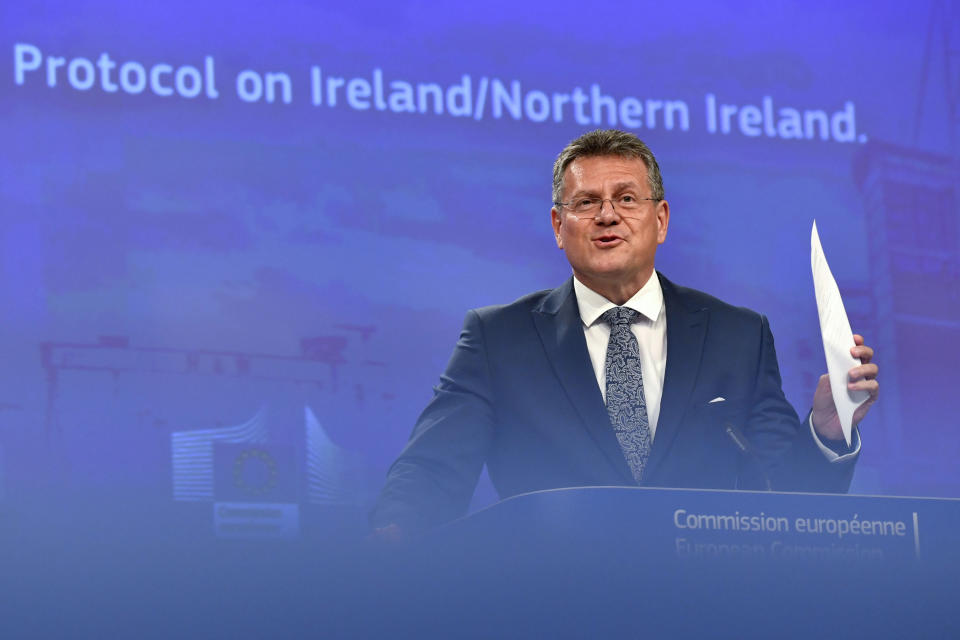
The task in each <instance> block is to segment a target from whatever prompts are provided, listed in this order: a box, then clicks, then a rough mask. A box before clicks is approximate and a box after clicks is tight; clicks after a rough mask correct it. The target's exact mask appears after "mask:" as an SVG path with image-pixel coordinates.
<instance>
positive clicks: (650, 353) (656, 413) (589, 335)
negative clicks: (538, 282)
mask: <svg viewBox="0 0 960 640" xmlns="http://www.w3.org/2000/svg"><path fill="white" fill-rule="evenodd" d="M573 291H574V294H575V295H576V296H577V306H578V307H580V320H581V321H582V322H583V335H584V337H585V338H586V339H587V351H588V352H589V353H590V362H591V364H593V373H594V374H595V375H596V377H597V384H598V385H600V393H602V394H603V401H604V402H606V401H607V377H606V373H605V372H604V365H605V364H606V361H607V343H608V342H610V327H609V325H607V323H606V322H604V321H603V320H601V319H600V316H602V315H603V313H604V312H605V311H607V310H608V309H612V308H614V307H616V306H617V305H615V304H614V303H612V302H610V301H609V300H607V299H606V298H604V297H603V296H602V295H600V294H599V293H597V292H596V291H593V290H592V289H590V288H588V287H587V286H586V285H585V284H583V283H582V282H580V281H579V280H577V278H576V277H574V278H573ZM620 306H624V307H629V308H630V309H633V310H635V311H638V312H639V313H640V316H641V317H640V318H639V319H638V320H637V321H636V322H634V323H632V324H631V325H630V329H631V331H633V335H635V336H636V337H637V342H638V343H639V344H640V367H641V370H642V371H643V395H644V398H645V399H646V401H647V419H648V420H649V422H650V440H651V441H652V440H653V438H654V436H656V433H657V419H658V418H659V417H660V398H661V396H663V374H664V372H665V371H666V369H667V313H666V310H665V309H664V306H663V290H662V289H660V278H658V277H657V275H656V272H654V273H653V274H652V275H651V276H650V279H649V280H647V283H646V284H645V285H643V286H642V287H641V288H640V291H637V292H636V293H635V294H633V297H632V298H630V299H629V300H627V301H626V302H624V303H623V304H622V305H620Z"/></svg>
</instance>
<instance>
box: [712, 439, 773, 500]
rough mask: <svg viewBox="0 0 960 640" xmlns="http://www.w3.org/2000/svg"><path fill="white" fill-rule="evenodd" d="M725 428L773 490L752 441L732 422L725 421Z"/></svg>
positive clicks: (738, 482) (767, 485) (771, 489)
mask: <svg viewBox="0 0 960 640" xmlns="http://www.w3.org/2000/svg"><path fill="white" fill-rule="evenodd" d="M723 430H724V431H726V433H727V437H729V438H730V440H732V441H733V444H734V446H736V447H737V449H739V450H740V453H741V454H742V455H743V456H744V457H745V458H746V459H747V460H748V461H749V462H752V463H753V464H754V466H755V467H756V468H757V469H758V470H759V471H760V475H761V476H762V477H763V483H764V485H766V487H767V489H766V490H767V491H773V485H771V484H770V476H768V475H767V472H766V470H765V469H764V468H763V466H762V465H761V464H760V459H759V458H758V457H757V454H756V453H755V452H754V451H753V447H751V446H750V441H749V440H747V437H746V436H745V435H743V432H742V431H740V429H738V428H737V427H736V425H734V424H733V423H732V422H724V423H723ZM737 484H738V485H739V484H740V477H739V476H738V477H737Z"/></svg>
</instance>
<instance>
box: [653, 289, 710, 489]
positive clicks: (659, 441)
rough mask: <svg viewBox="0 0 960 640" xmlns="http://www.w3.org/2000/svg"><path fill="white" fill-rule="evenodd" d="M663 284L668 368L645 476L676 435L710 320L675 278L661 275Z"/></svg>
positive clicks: (659, 463) (696, 370)
mask: <svg viewBox="0 0 960 640" xmlns="http://www.w3.org/2000/svg"><path fill="white" fill-rule="evenodd" d="M658 275H659V274H658ZM660 285H661V287H662V289H663V302H664V306H665V307H666V309H665V310H666V313H667V370H666V372H665V373H664V379H663V397H662V398H661V400H660V418H659V419H658V420H657V433H656V437H655V438H654V440H653V446H652V447H651V449H650V458H649V460H648V461H647V466H646V469H645V470H644V478H645V479H649V478H653V477H654V476H655V474H656V472H657V469H658V468H659V467H660V465H662V464H663V461H664V459H666V457H667V454H668V452H669V450H670V445H671V444H673V441H674V439H675V438H676V437H677V433H678V431H679V429H680V425H681V424H682V421H683V415H684V412H685V411H686V408H687V406H688V405H689V402H690V394H691V393H692V392H693V386H694V383H695V382H696V380H697V374H698V373H699V371H700V359H701V357H702V355H703V340H704V337H705V336H706V331H707V320H708V313H707V310H706V309H703V308H688V307H687V306H686V304H685V301H684V298H683V296H682V294H680V293H679V292H678V291H677V288H676V287H675V286H674V284H673V283H672V282H670V281H669V280H667V279H666V278H664V277H663V276H660Z"/></svg>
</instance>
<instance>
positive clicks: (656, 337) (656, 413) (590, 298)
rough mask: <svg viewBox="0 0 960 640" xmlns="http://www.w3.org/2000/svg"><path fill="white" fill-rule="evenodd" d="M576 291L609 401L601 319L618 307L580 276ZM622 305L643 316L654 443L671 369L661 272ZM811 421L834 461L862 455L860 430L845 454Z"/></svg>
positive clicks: (643, 362) (637, 325) (640, 332)
mask: <svg viewBox="0 0 960 640" xmlns="http://www.w3.org/2000/svg"><path fill="white" fill-rule="evenodd" d="M573 292H574V295H576V297H577V306H578V307H579V308H580V320H581V321H582V322H583V335H584V337H585V338H586V339H587V351H588V352H589V353H590V363H591V364H592V365H593V373H594V375H595V376H596V378H597V384H598V385H599V386H600V393H601V394H603V401H604V402H606V401H607V377H606V373H605V371H604V366H605V364H606V361H607V343H608V342H610V327H609V326H608V325H607V323H606V322H603V321H602V320H601V319H600V316H602V315H603V313H604V312H605V311H607V310H608V309H612V308H613V307H616V306H618V305H616V304H614V303H612V302H610V301H609V300H607V299H606V298H604V297H603V296H602V295H600V294H599V293H597V292H596V291H594V290H593V289H590V288H589V287H587V285H585V284H583V283H582V282H580V281H579V280H577V278H576V276H574V278H573ZM620 306H623V307H629V308H630V309H633V310H635V311H638V312H639V313H640V316H641V317H640V318H639V319H638V320H637V321H636V322H634V323H632V324H631V325H630V329H631V331H633V335H635V336H636V337H637V342H638V343H639V345H640V367H641V370H642V371H643V396H644V399H645V400H646V403H647V419H648V420H649V423H650V441H651V442H652V441H653V439H654V437H656V434H657V420H658V419H659V418H660V399H661V398H662V397H663V376H664V373H665V372H666V369H667V311H666V309H665V308H664V304H663V290H662V289H661V288H660V278H658V277H657V272H656V271H654V272H653V273H652V274H651V275H650V278H649V279H648V280H647V283H646V284H645V285H643V286H642V287H640V290H639V291H637V292H636V293H635V294H633V297H632V298H630V299H629V300H627V301H626V302H624V303H623V304H622V305H620ZM807 422H808V426H809V428H810V432H811V433H812V434H813V439H814V440H815V441H816V443H817V447H818V448H819V449H820V451H821V452H823V455H824V456H826V458H827V459H828V460H830V461H831V462H841V461H843V460H847V459H849V458H851V457H853V456H855V455H857V454H858V453H859V452H860V432H859V429H857V428H854V430H853V438H852V442H851V447H850V449H851V451H850V452H848V453H844V454H842V455H841V454H838V453H836V452H834V451H833V450H831V449H830V448H829V447H827V446H826V445H825V444H823V442H822V441H821V440H820V437H819V436H818V435H817V432H816V431H815V430H814V428H813V415H811V416H810V419H809V420H807Z"/></svg>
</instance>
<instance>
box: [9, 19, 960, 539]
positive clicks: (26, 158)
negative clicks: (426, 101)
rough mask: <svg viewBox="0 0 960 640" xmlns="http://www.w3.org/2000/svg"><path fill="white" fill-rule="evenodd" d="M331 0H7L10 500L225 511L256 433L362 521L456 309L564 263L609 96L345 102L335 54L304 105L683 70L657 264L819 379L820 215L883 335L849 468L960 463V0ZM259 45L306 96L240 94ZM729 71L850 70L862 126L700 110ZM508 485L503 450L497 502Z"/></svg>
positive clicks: (850, 294) (781, 97)
mask: <svg viewBox="0 0 960 640" xmlns="http://www.w3.org/2000/svg"><path fill="white" fill-rule="evenodd" d="M322 4H323V3H299V2H275V3H270V4H267V3H257V2H246V3H230V4H222V3H216V4H208V3H196V2H166V3H162V4H152V3H147V4H143V3H119V2H116V3H115V2H84V3H76V2H42V3H29V5H24V4H12V3H7V4H5V5H4V6H3V7H2V9H0V50H2V51H3V54H2V56H0V138H2V139H3V140H4V153H3V154H2V156H0V300H2V305H0V353H2V357H0V513H2V514H3V518H2V519H0V526H2V527H4V528H5V529H6V530H17V531H19V532H20V534H21V535H24V536H29V535H30V534H31V533H36V532H37V531H40V530H42V531H44V532H52V531H56V532H57V533H56V535H61V534H62V533H63V531H65V530H66V531H68V532H69V531H71V530H73V528H75V527H80V526H81V525H82V524H83V523H86V524H87V525H89V526H90V527H92V528H94V529H95V528H96V527H106V528H108V529H111V530H113V529H114V528H116V527H119V528H121V529H122V528H123V527H133V529H131V530H132V531H134V533H132V534H131V535H133V536H141V537H142V536H147V537H149V536H152V535H161V534H162V535H167V534H169V535H184V536H188V537H189V536H196V537H199V538H202V537H204V536H207V537H209V536H211V535H213V534H214V533H215V532H217V531H219V530H218V529H216V528H215V524H216V523H215V521H214V520H213V517H212V515H211V503H212V502H215V501H217V500H218V499H222V500H234V499H236V495H235V494H236V492H235V491H227V492H226V494H229V495H226V494H225V495H220V496H218V495H216V491H215V490H214V488H215V487H216V486H224V484H226V485H229V483H230V481H231V478H233V477H235V476H233V475H231V474H232V473H233V466H231V465H232V464H235V460H234V462H231V459H230V457H229V456H228V455H226V454H224V453H223V451H233V449H231V448H230V447H227V448H224V447H223V446H222V444H223V443H225V442H226V443H229V442H232V443H234V444H237V443H240V444H244V443H246V444H248V445H249V446H250V447H252V448H254V449H257V451H259V452H260V453H258V454H257V455H255V456H253V457H249V456H248V457H247V458H245V460H247V462H246V463H245V464H252V465H255V464H258V460H260V461H262V460H265V459H266V457H270V458H271V459H272V460H274V462H275V463H276V464H278V465H279V466H280V467H282V468H280V469H279V470H276V471H275V473H277V474H278V475H277V477H278V478H279V480H277V481H276V482H275V483H274V485H275V486H276V487H279V488H278V489H277V492H276V494H275V495H266V496H264V495H262V494H258V496H257V497H256V500H261V499H262V500H263V501H266V502H271V501H272V502H280V503H296V504H299V505H300V509H301V510H300V520H299V524H298V525H297V527H295V528H298V529H299V530H300V531H301V532H302V534H303V535H310V536H314V535H320V534H318V533H317V532H319V531H326V532H328V533H329V532H330V531H332V530H337V529H338V527H340V526H341V525H342V526H343V528H345V529H346V530H348V531H352V532H360V531H361V530H362V526H363V525H362V521H363V514H364V512H365V511H366V509H367V508H368V507H369V506H370V504H371V502H372V500H373V498H374V496H375V494H376V491H377V490H378V489H379V485H380V483H381V482H382V478H383V474H384V472H385V470H386V468H387V466H388V465H389V463H390V462H391V461H392V459H393V457H395V455H396V454H397V453H398V452H399V450H400V449H401V448H402V446H403V444H404V442H405V440H406V438H407V437H408V435H409V433H410V429H411V428H412V425H413V423H414V420H415V419H416V416H417V414H418V412H419V411H420V409H421V408H422V407H423V406H424V404H425V403H426V402H427V400H428V399H429V397H430V394H431V387H432V385H433V384H435V383H436V380H437V378H438V375H439V374H440V372H441V371H442V370H443V367H444V365H445V363H446V360H447V358H448V357H449V354H450V351H451V349H452V347H453V345H454V343H455V341H456V338H457V335H458V332H459V328H460V323H461V322H462V319H463V315H464V313H465V311H466V310H467V309H469V308H472V307H476V306H481V305H487V304H494V303H503V302H508V301H510V300H513V299H515V298H516V297H519V296H520V295H523V294H525V293H528V292H530V291H533V290H538V289H544V288H550V287H554V286H557V285H559V284H560V283H561V282H562V281H563V280H564V279H565V278H567V277H568V276H569V272H570V269H569V265H568V264H567V263H566V261H565V259H564V257H563V255H562V254H561V253H560V252H559V251H558V250H557V249H556V247H555V244H554V241H553V238H552V235H551V231H550V228H549V209H550V200H551V198H550V186H551V184H550V183H551V169H552V163H553V160H554V158H555V157H556V154H557V153H558V152H559V151H560V149H562V147H563V146H564V145H565V144H566V143H567V142H568V141H569V140H571V139H573V138H574V137H576V136H578V135H579V134H581V133H583V132H584V131H585V130H587V129H590V128H593V127H592V126H588V127H585V126H583V125H580V124H577V123H576V122H575V121H574V120H573V118H572V117H571V116H570V114H569V112H567V113H566V117H565V118H564V119H563V121H562V122H554V121H553V120H547V121H546V122H542V123H538V122H532V121H530V120H529V119H522V120H515V119H513V118H511V117H507V116H504V117H502V118H500V119H496V118H493V117H492V116H491V115H490V110H489V103H488V107H487V111H486V113H485V116H484V117H483V118H481V119H479V120H478V119H474V118H469V117H455V116H452V115H450V114H448V113H443V114H441V115H435V114H433V113H427V114H421V113H393V112H391V111H389V110H387V111H379V110H376V109H375V108H371V109H369V110H356V109H352V108H350V107H349V106H348V105H347V104H346V102H345V101H344V94H343V93H342V92H343V89H341V94H340V101H339V102H338V104H337V106H336V107H330V106H327V105H322V106H313V105H312V104H311V103H310V93H309V77H310V68H311V66H313V65H316V66H319V67H321V68H322V70H323V73H324V74H325V77H326V76H331V75H332V76H338V77H344V78H348V79H349V78H353V77H362V78H366V79H368V80H369V79H370V78H371V77H372V72H373V70H374V69H381V70H382V72H383V75H384V78H385V79H386V81H387V82H390V81H392V80H403V81H407V82H411V83H437V84H439V85H441V86H442V87H444V88H446V87H449V86H451V85H454V84H456V83H459V82H461V79H462V76H463V75H464V74H468V75H470V76H471V79H472V82H473V83H474V84H473V90H474V91H476V90H477V85H476V83H477V82H478V81H479V79H480V78H482V77H485V78H488V79H489V78H498V79H500V80H501V81H502V82H504V83H505V84H507V85H509V83H510V82H511V81H514V80H517V81H519V82H520V83H521V84H522V86H523V90H524V91H529V90H540V91H544V92H546V93H548V94H552V93H554V92H559V93H569V92H570V91H571V90H573V88H574V87H582V88H583V89H584V90H585V91H589V88H590V86H591V85H593V84H597V85H599V87H600V89H601V91H602V93H603V94H605V95H610V96H613V97H615V98H617V99H621V98H623V97H625V96H635V97H637V98H639V99H640V100H645V99H647V98H653V99H675V100H683V101H685V102H686V103H687V104H688V105H689V111H690V127H689V130H686V131H683V130H680V129H679V128H674V129H673V130H667V129H665V128H664V127H663V126H662V125H661V126H659V127H655V128H651V129H648V128H646V127H644V128H639V129H636V133H637V134H638V135H639V136H640V137H641V138H643V139H644V140H645V141H646V142H647V143H648V144H649V145H650V146H651V147H652V148H653V150H654V151H655V153H656V154H657V156H658V159H659V161H660V165H661V168H662V170H663V174H664V182H665V187H666V193H667V198H668V200H669V201H670V204H671V211H672V219H671V225H670V233H669V237H668V240H667V243H666V244H665V245H664V246H663V247H662V248H661V250H660V252H659V255H658V257H657V266H658V268H659V269H660V270H661V271H662V272H663V273H664V274H665V275H667V276H668V277H669V278H671V279H672V280H673V281H675V282H678V283H681V284H683V285H686V286H691V287H695V288H698V289H703V290H705V291H708V292H710V293H712V294H714V295H716V296H718V297H720V298H723V299H725V300H727V301H729V302H731V303H734V304H738V305H744V306H748V307H751V308H753V309H756V310H758V311H760V312H762V313H765V314H767V315H768V317H769V318H770V322H771V326H772V329H773V331H774V335H775V336H776V339H777V348H778V353H779V358H780V363H781V370H782V373H783V378H784V389H785V391H786V393H787V396H788V398H789V399H790V400H791V402H792V403H793V404H794V406H796V407H797V410H798V411H799V412H800V413H801V414H802V413H804V412H805V411H806V410H807V408H808V407H809V403H810V399H811V397H812V392H813V388H814V386H815V383H816V380H817V377H818V376H819V375H820V373H821V372H823V371H824V370H825V364H824V358H823V351H822V346H821V343H820V337H819V326H818V322H817V315H816V307H815V302H814V295H813V286H812V280H811V276H810V267H809V264H810V259H809V235H810V226H811V223H812V221H813V220H814V219H816V220H817V224H818V227H819V229H820V234H821V238H822V241H823V246H824V249H825V251H826V254H827V258H828V260H829V261H830V265H831V267H832V270H833V272H834V275H835V276H836V278H837V280H838V283H839V285H840V289H841V292H842V293H843V294H844V296H845V301H846V305H847V310H848V313H849V314H850V317H851V323H852V325H853V327H854V330H855V331H856V332H859V333H863V334H864V335H865V336H866V338H867V341H868V343H869V344H871V345H872V346H874V347H875V348H876V350H877V361H878V362H879V363H880V366H881V377H880V379H881V381H882V396H881V401H880V403H879V404H878V405H877V406H876V407H875V408H874V409H873V410H872V411H871V413H870V416H869V418H868V419H867V421H866V423H865V424H864V425H863V441H864V445H863V455H862V458H861V460H860V462H859V464H858V469H857V474H856V477H855V479H854V485H853V491H855V492H860V493H869V494H894V495H927V496H950V497H956V496H960V466H958V465H957V464H956V460H957V459H958V454H960V437H958V436H957V434H956V429H955V425H956V418H955V417H954V415H953V412H952V411H951V410H950V409H951V408H952V403H951V402H950V394H951V393H952V392H953V389H954V387H955V384H954V379H955V374H954V370H953V364H954V361H955V356H956V354H957V352H958V345H960V314H958V311H960V299H958V289H960V287H958V280H960V275H958V274H960V266H958V265H960V244H958V231H960V216H958V207H960V204H958V197H957V184H958V180H957V178H958V175H960V174H958V169H957V167H958V151H960V148H958V147H957V138H956V134H957V121H956V120H951V119H950V111H949V109H950V104H951V103H950V101H949V100H950V99H949V97H948V96H949V92H950V91H954V92H956V90H957V89H956V87H957V86H958V83H960V79H958V76H957V67H956V63H957V60H955V59H951V58H950V57H949V55H948V54H947V53H946V49H947V45H946V43H947V42H952V43H953V46H954V48H956V46H957V44H960V35H958V34H957V24H958V23H960V21H958V20H955V19H952V18H951V15H950V13H949V12H950V11H954V17H955V9H953V8H952V4H950V3H934V2H919V3H912V4H911V5H909V6H907V5H905V4H904V3H894V2H886V3H878V2H869V3H868V2H853V3H835V2H803V3H799V2H798V3H747V2H733V3H671V4H670V6H665V5H663V4H662V3H657V4H645V3H634V2H625V3H602V4H598V5H595V6H594V5H591V6H590V7H589V8H587V7H586V6H583V5H573V6H567V5H565V4H563V3H560V4H556V3H502V4H497V3H484V4H483V6H469V5H461V4H459V3H458V4H457V6H445V5H439V6H435V5H433V4H431V3H398V4H393V3H389V4H386V3H385V4H380V3H352V4H351V5H350V6H349V7H347V6H336V7H329V6H322ZM938 12H939V13H938ZM951 39H952V40H951ZM16 43H27V44H31V45H33V46H35V47H37V48H39V49H40V50H41V51H42V52H43V55H44V56H48V55H49V56H63V57H65V58H67V59H68V60H69V59H73V58H76V57H84V58H87V59H89V60H96V58H97V56H99V55H100V53H101V52H108V53H109V54H110V57H111V58H112V59H113V60H115V61H117V62H118V63H121V64H122V63H123V62H125V61H128V60H135V61H138V62H140V63H141V64H143V65H145V66H147V67H149V66H150V65H153V64H156V63H158V62H165V63H168V64H171V65H173V66H174V67H179V66H180V65H193V66H196V67H198V68H201V69H202V67H203V59H204V57H205V56H210V57H212V58H213V59H214V61H215V65H216V85H217V89H218V91H219V97H218V98H217V99H215V100H211V99H208V98H206V97H204V96H203V95H201V96H199V97H196V98H193V99H188V98H183V97H179V96H171V97H161V96H157V95H153V94H152V93H150V92H149V91H146V92H144V93H141V94H138V95H130V94H127V93H124V92H122V91H121V92H117V93H107V92H104V91H103V90H101V89H100V87H99V84H97V85H95V86H94V87H93V88H92V89H90V90H87V91H79V90H76V89H74V88H72V87H71V86H70V85H69V84H68V83H67V82H66V74H65V69H64V68H61V69H60V79H59V83H58V85H57V86H56V87H53V88H51V87H48V86H47V85H46V83H45V82H44V72H43V68H41V70H39V71H35V72H31V73H28V74H27V75H26V79H25V82H24V83H23V84H22V85H18V84H16V83H15V82H14V46H15V44H16ZM950 65H953V66H952V67H951V66H950ZM245 69H252V70H256V71H257V72H259V73H265V72H285V73H287V74H289V77H290V78H291V81H292V85H293V100H292V102H291V103H290V104H283V103H281V102H275V103H273V104H267V103H264V102H259V103H247V102H244V101H242V100H240V99H238V98H237V94H236V90H235V78H236V76H237V74H238V73H239V72H241V71H242V70H245ZM116 73H117V72H116V70H114V74H116ZM114 77H116V75H114ZM708 93H712V94H715V95H716V96H717V99H718V101H719V102H723V103H732V104H737V105H745V104H753V105H758V106H759V105H760V104H761V100H762V99H763V97H764V96H770V97H772V99H773V101H774V103H775V105H776V108H778V109H779V108H780V107H784V106H788V107H793V108H796V109H799V110H804V109H822V110H824V111H826V112H827V113H828V114H831V113H834V112H836V111H839V110H841V109H842V108H843V107H844V104H845V103H846V102H848V101H849V102H852V103H854V105H855V114H856V130H857V132H858V134H862V139H858V140H857V141H855V142H837V141H833V140H826V141H824V140H820V139H813V140H784V139H778V138H769V137H766V136H763V135H761V136H758V137H748V136H745V135H743V134H742V133H740V132H738V131H737V130H736V129H735V130H734V131H733V132H732V133H730V134H727V135H723V134H720V133H714V134H711V133H709V132H708V131H707V127H706V121H705V115H704V96H705V95H706V94H708ZM954 95H956V94H954ZM954 99H955V98H954ZM488 100H489V96H488ZM954 108H955V105H954ZM231 430H232V431H231ZM215 441H218V442H221V445H217V446H216V447H214V446H213V443H214V442H215ZM185 442H186V443H189V442H193V443H194V445H195V446H196V447H198V448H197V449H195V450H194V449H189V446H190V445H189V444H188V445H184V444H183V443H185ZM177 443H180V444H179V445H178V444H177ZM198 443H199V444H198ZM184 446H186V447H187V448H186V449H185V448H184ZM204 447H207V448H208V449H209V450H210V451H209V455H208V454H205V453H203V451H206V450H207V449H204ZM213 449H217V451H218V452H219V453H218V454H217V455H213ZM191 451H193V452H194V453H192V454H191V453H190V452H191ZM197 451H200V453H197ZM277 452H279V453H277ZM191 455H197V456H199V457H198V458H191V457H190V456H191ZM178 456H179V457H178ZM222 460H226V462H222ZM178 469H180V471H177V470H178ZM237 473H238V474H239V475H237V476H236V477H241V476H242V477H246V478H253V480H249V481H248V482H264V483H266V482H267V480H265V478H266V477H267V476H266V475H264V474H269V473H273V471H271V470H270V469H269V468H266V467H264V468H262V469H258V468H252V467H251V468H250V469H241V470H239V471H237ZM178 474H180V475H178ZM244 474H246V475H244ZM258 478H259V480H257V479H258ZM271 482H273V481H271ZM274 485H271V486H274ZM264 486H266V484H265V485H264ZM198 487H199V488H198ZM187 489H189V490H187ZM494 499H495V495H494V494H493V492H492V489H491V488H490V486H489V484H488V483H487V481H486V480H483V481H482V482H481V486H480V488H479V489H478V493H477V497H476V499H475V503H474V507H478V506H481V505H483V504H486V503H489V502H491V501H492V500H494ZM250 500H251V501H255V500H254V498H253V497H251V498H250ZM134 513H135V514H139V515H137V516H136V517H132V516H131V514H134ZM61 526H62V527H65V528H59V529H58V527H61ZM35 528H36V530H35ZM331 535H333V534H331ZM344 535H347V534H344Z"/></svg>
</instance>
